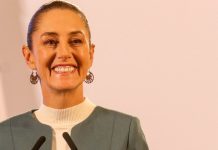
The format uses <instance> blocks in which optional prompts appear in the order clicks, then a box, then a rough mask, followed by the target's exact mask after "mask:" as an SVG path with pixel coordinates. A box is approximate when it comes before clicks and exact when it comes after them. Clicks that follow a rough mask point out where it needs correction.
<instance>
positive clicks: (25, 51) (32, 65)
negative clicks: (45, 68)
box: [22, 45, 36, 70]
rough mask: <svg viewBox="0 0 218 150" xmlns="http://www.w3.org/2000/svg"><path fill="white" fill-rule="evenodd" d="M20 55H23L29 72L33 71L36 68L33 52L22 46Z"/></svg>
mask: <svg viewBox="0 0 218 150" xmlns="http://www.w3.org/2000/svg"><path fill="white" fill-rule="evenodd" d="M22 53H23V56H24V59H25V61H26V64H27V65H28V66H29V68H30V69H31V70H35V69H36V66H35V61H34V56H33V52H32V51H31V50H30V49H29V47H28V46H26V45H23V46H22Z"/></svg>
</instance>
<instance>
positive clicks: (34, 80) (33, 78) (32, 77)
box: [30, 70, 39, 84]
mask: <svg viewBox="0 0 218 150" xmlns="http://www.w3.org/2000/svg"><path fill="white" fill-rule="evenodd" d="M38 80H39V76H38V74H37V71H34V70H33V71H32V73H31V75H30V82H31V83H32V84H36V83H38Z"/></svg>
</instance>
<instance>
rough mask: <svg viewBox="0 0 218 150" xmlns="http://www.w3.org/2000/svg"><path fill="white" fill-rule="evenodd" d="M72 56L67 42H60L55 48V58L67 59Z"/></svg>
mask: <svg viewBox="0 0 218 150" xmlns="http://www.w3.org/2000/svg"><path fill="white" fill-rule="evenodd" d="M71 57H72V53H71V50H70V47H69V46H68V45H67V44H60V45H59V48H58V49H57V58H58V59H62V60H67V59H69V58H71Z"/></svg>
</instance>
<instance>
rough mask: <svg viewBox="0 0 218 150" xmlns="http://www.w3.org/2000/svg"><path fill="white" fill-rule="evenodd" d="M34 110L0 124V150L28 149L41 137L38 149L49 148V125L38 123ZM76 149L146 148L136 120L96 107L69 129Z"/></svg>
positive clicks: (113, 149) (117, 149)
mask: <svg viewBox="0 0 218 150" xmlns="http://www.w3.org/2000/svg"><path fill="white" fill-rule="evenodd" d="M34 111H35V110H32V111H30V112H27V113H24V114H21V115H18V116H15V117H13V118H10V119H8V120H6V121H4V122H2V123H0V150H31V149H32V147H33V146H34V144H35V143H36V141H37V140H38V139H39V137H41V136H45V137H46V141H45V143H44V144H43V145H42V146H41V148H40V150H51V145H52V128H51V127H50V126H47V125H45V124H42V123H40V122H39V121H38V120H37V119H36V117H35V115H34V113H33V112H34ZM71 138H72V139H73V141H74V143H75V145H76V146H77V148H78V150H148V146H147V143H146V141H145V137H144V134H143V131H142V129H141V127H140V123H139V120H138V119H137V118H136V117H132V116H130V115H126V114H123V113H120V112H116V111H113V110H108V109H105V108H103V107H100V106H97V107H96V108H95V109H94V111H93V112H92V113H91V115H90V116H89V117H88V118H87V119H85V120H84V121H83V122H81V123H79V124H77V125H76V126H74V127H73V128H72V130H71Z"/></svg>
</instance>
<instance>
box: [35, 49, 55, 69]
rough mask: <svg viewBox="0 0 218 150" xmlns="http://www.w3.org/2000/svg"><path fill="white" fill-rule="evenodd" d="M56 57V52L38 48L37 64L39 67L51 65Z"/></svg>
mask: <svg viewBox="0 0 218 150" xmlns="http://www.w3.org/2000/svg"><path fill="white" fill-rule="evenodd" d="M54 58H55V54H54V53H52V52H48V51H46V50H44V51H43V50H38V53H37V55H36V59H37V60H36V61H37V65H38V66H39V67H50V66H51V63H52V61H53V60H54Z"/></svg>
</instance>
